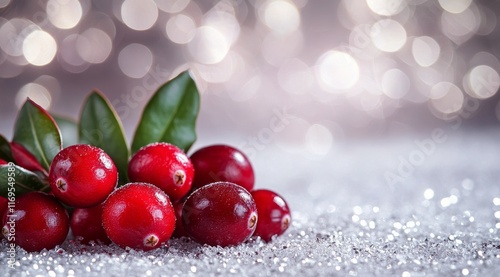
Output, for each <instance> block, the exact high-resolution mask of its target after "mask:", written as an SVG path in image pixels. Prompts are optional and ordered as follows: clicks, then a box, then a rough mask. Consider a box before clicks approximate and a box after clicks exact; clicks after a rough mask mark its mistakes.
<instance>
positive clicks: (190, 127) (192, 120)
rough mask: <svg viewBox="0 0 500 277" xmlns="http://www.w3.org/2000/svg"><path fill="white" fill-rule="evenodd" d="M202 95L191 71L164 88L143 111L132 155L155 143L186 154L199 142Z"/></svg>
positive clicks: (133, 143)
mask: <svg viewBox="0 0 500 277" xmlns="http://www.w3.org/2000/svg"><path fill="white" fill-rule="evenodd" d="M199 109H200V95H199V93H198V89H197V88H196V84H195V82H194V80H193V79H192V78H191V76H189V72H187V71H184V72H183V73H181V74H180V75H179V76H177V77H175V78H174V79H172V80H170V81H169V82H167V83H166V84H164V85H163V86H161V87H160V88H159V89H158V90H157V91H156V93H155V94H154V95H153V97H151V99H150V100H149V102H148V104H147V105H146V108H145V109H144V111H143V114H142V117H141V120H140V122H139V125H138V127H137V130H136V132H135V135H134V140H133V142H132V152H136V151H137V150H139V148H141V147H142V146H145V145H147V144H150V143H153V142H168V143H172V144H174V145H176V146H177V147H179V148H181V149H182V150H184V152H187V151H188V150H189V148H190V147H191V145H193V143H194V142H195V140H196V130H195V125H196V118H197V116H198V112H199Z"/></svg>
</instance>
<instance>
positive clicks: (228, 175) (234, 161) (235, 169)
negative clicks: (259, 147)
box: [190, 145, 255, 191]
mask: <svg viewBox="0 0 500 277" xmlns="http://www.w3.org/2000/svg"><path fill="white" fill-rule="evenodd" d="M190 158H191V162H192V163H193V166H194V171H195V175H194V181H193V189H192V190H193V191H194V190H195V189H197V188H200V187H202V186H204V185H207V184H210V183H213V182H219V181H226V182H231V183H235V184H237V185H240V186H242V187H243V188H245V189H246V190H248V191H252V189H253V187H254V182H255V177H254V172H253V168H252V165H251V164H250V161H249V160H248V158H247V157H246V156H245V155H244V154H243V153H242V152H241V151H240V150H238V149H236V148H234V147H231V146H228V145H211V146H207V147H204V148H201V149H199V150H197V151H196V152H195V153H193V154H192V155H191V157H190Z"/></svg>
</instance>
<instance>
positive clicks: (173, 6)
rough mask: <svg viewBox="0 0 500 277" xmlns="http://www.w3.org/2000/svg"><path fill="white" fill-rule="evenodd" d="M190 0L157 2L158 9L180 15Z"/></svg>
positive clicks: (160, 0) (158, 0)
mask: <svg viewBox="0 0 500 277" xmlns="http://www.w3.org/2000/svg"><path fill="white" fill-rule="evenodd" d="M189 1H190V0H155V2H156V5H157V6H158V8H159V9H160V10H162V11H164V12H168V13H178V12H181V11H182V10H184V9H185V8H186V7H187V5H188V4H189Z"/></svg>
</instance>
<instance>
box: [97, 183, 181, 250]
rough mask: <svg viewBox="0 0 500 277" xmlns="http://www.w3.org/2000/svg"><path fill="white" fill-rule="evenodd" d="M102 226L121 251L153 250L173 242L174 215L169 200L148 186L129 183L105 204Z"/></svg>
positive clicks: (155, 188) (151, 186)
mask: <svg viewBox="0 0 500 277" xmlns="http://www.w3.org/2000/svg"><path fill="white" fill-rule="evenodd" d="M102 225H103V227H104V230H105V231H106V234H107V235H108V237H109V238H110V239H111V241H113V242H114V243H116V244H118V245H119V246H120V247H122V248H126V247H130V248H134V249H139V250H144V251H147V250H151V249H155V248H158V247H160V246H161V245H163V244H164V243H165V242H166V241H168V240H169V239H170V237H171V236H172V233H173V232H174V228H175V212H174V208H173V207H172V203H171V202H170V199H169V198H168V196H167V195H166V194H165V193H164V192H163V191H162V190H161V189H159V188H158V187H156V186H153V185H151V184H148V183H129V184H126V185H124V186H122V187H120V188H118V189H117V190H115V191H114V192H113V193H111V195H110V196H109V197H108V199H106V201H105V202H104V208H103V213H102Z"/></svg>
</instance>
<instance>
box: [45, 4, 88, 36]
mask: <svg viewBox="0 0 500 277" xmlns="http://www.w3.org/2000/svg"><path fill="white" fill-rule="evenodd" d="M82 15H83V10H82V6H81V5H80V2H79V1H78V0H49V1H47V17H48V19H49V20H50V22H51V23H52V24H53V25H54V26H56V27H57V28H60V29H71V28H73V27H75V26H76V25H77V24H78V22H79V21H80V19H81V18H82Z"/></svg>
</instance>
